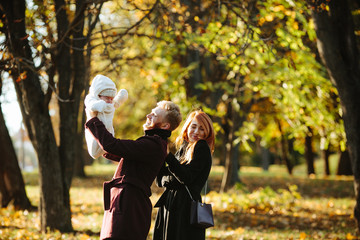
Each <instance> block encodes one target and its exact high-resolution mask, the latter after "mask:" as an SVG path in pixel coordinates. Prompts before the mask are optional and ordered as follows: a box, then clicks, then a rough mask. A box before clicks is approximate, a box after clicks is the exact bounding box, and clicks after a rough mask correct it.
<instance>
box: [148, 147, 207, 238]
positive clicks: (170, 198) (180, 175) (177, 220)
mask: <svg viewBox="0 0 360 240" xmlns="http://www.w3.org/2000/svg"><path fill="white" fill-rule="evenodd" d="M184 148H185V146H183V147H182V148H181V149H179V151H178V152H177V154H176V155H177V156H178V155H181V154H183V153H184V152H185V151H184ZM166 162H167V164H168V166H167V167H165V166H164V167H163V168H162V169H161V171H160V173H159V174H158V176H157V179H156V182H157V184H158V186H160V187H165V191H164V193H163V194H162V195H161V197H160V199H159V200H158V202H157V203H156V204H155V207H158V208H159V210H158V213H157V216H156V221H155V227H154V237H153V239H154V240H159V239H163V240H165V239H167V240H191V239H194V240H202V239H205V229H202V228H197V227H194V226H191V225H190V204H191V199H190V196H189V194H188V192H187V191H186V189H185V187H184V185H183V184H186V185H187V187H188V188H189V190H190V192H191V194H192V197H193V198H194V200H200V199H201V195H200V194H201V190H202V188H203V187H204V185H205V183H206V181H207V179H208V176H209V173H210V169H211V165H212V157H211V152H210V148H209V146H208V144H207V143H206V141H205V140H199V141H198V142H197V143H196V145H195V148H194V154H193V158H192V160H191V162H190V163H189V164H180V162H179V161H178V160H177V159H176V157H175V156H174V155H173V154H171V153H170V154H169V155H168V156H167V158H166Z"/></svg>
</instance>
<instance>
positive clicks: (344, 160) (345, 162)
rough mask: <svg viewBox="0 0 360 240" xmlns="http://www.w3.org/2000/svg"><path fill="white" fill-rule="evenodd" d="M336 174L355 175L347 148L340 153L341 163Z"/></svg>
mask: <svg viewBox="0 0 360 240" xmlns="http://www.w3.org/2000/svg"><path fill="white" fill-rule="evenodd" d="M336 175H345V176H351V175H353V172H352V169H351V160H350V156H349V151H347V150H345V151H344V152H341V153H340V158H339V164H338V168H337V172H336Z"/></svg>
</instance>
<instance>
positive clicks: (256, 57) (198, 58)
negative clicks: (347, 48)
mask: <svg viewBox="0 0 360 240" xmlns="http://www.w3.org/2000/svg"><path fill="white" fill-rule="evenodd" d="M128 3H129V4H131V8H126V7H128V6H126V7H125V6H124V5H123V6H122V8H123V9H132V11H134V12H135V13H137V14H134V16H137V17H138V18H135V19H137V20H135V19H132V20H133V21H134V23H133V24H132V26H134V27H132V28H131V29H132V31H130V32H127V35H128V36H130V37H131V39H128V38H124V37H123V36H124V35H121V36H122V37H121V38H117V39H121V41H119V40H118V42H117V43H119V42H122V43H125V44H126V41H125V39H126V40H127V41H128V42H130V43H131V44H132V46H129V44H128V45H127V47H126V48H120V47H118V48H117V49H130V50H128V54H129V53H131V52H136V53H138V54H137V55H130V56H132V58H128V61H132V62H134V61H133V60H134V59H136V60H139V59H140V58H141V59H142V60H143V62H142V65H141V70H140V71H141V72H143V73H145V74H144V75H143V76H146V78H147V79H148V80H149V81H150V82H152V84H151V88H152V90H153V91H154V93H155V94H156V95H157V97H158V98H165V99H166V98H167V99H172V100H174V101H178V102H179V104H180V105H181V107H182V110H183V111H184V112H188V111H189V110H190V109H191V108H194V107H201V108H203V109H204V110H205V111H206V112H207V113H209V114H210V115H211V116H212V117H213V119H214V120H215V125H216V126H215V127H216V129H217V133H218V134H217V135H218V139H217V142H218V147H217V148H216V149H217V154H218V156H219V157H220V159H222V161H221V163H222V164H225V166H226V167H225V174H224V177H223V184H222V186H223V187H222V189H223V190H225V189H227V188H229V187H231V186H233V185H234V184H235V183H236V182H238V181H239V180H240V179H239V176H238V168H239V159H241V156H240V155H239V149H246V150H247V151H251V147H250V145H249V144H248V142H251V141H254V139H255V135H256V134H257V135H258V136H261V137H263V138H264V139H268V141H269V142H270V141H271V140H269V139H271V138H269V137H268V136H265V134H266V133H268V132H272V133H274V132H275V133H279V134H278V135H274V136H273V137H275V139H277V141H278V142H283V143H284V144H283V146H282V149H283V152H284V153H283V159H284V161H285V162H286V164H287V166H288V169H289V172H291V169H292V167H293V166H292V163H291V161H290V159H288V158H287V157H286V151H287V148H286V146H285V144H286V142H287V141H284V140H288V139H289V141H291V142H292V145H293V146H295V147H296V148H297V149H300V151H301V152H303V153H304V151H305V149H304V147H303V146H304V145H305V144H304V143H305V139H306V137H307V136H311V135H314V136H318V134H320V132H321V134H322V138H324V139H325V140H324V141H323V142H329V141H330V136H332V135H333V134H331V133H332V132H333V131H335V130H334V129H335V128H336V126H340V125H341V122H339V121H333V120H334V119H335V118H328V117H327V116H329V115H331V114H332V113H335V114H336V111H337V110H338V108H337V105H336V104H337V103H336V102H335V103H334V104H335V105H330V107H328V106H327V105H326V104H329V101H328V100H329V96H330V95H331V94H332V93H333V94H335V95H336V91H334V87H333V86H332V85H331V83H329V81H327V79H326V74H324V70H323V68H322V66H321V65H320V64H319V63H318V62H317V60H318V59H319V58H318V57H317V55H316V47H314V46H315V44H314V43H315V32H314V29H313V25H312V24H311V21H310V20H309V19H310V12H309V11H308V10H306V8H305V4H304V3H296V4H295V3H294V2H288V1H281V0H278V1H243V2H241V3H239V2H238V1H228V2H214V1H206V0H204V1H179V2H174V1H149V2H147V3H148V5H141V3H143V2H141V3H140V1H129V2H128ZM120 5H121V4H120ZM139 12H140V13H139ZM110 30H113V29H112V28H110ZM107 36H108V37H107V39H114V35H112V34H110V32H109V33H108V34H107ZM115 39H116V38H115ZM134 39H136V41H135V40H134ZM148 40H150V41H148ZM146 41H147V42H151V44H144V43H145V42H146ZM111 43H112V46H119V45H114V44H113V43H114V42H111ZM108 46H109V47H110V46H111V45H110V44H109V45H108ZM122 46H124V45H122ZM131 47H140V48H141V50H139V49H138V48H137V49H136V50H131V49H132V48H131ZM115 51H116V50H115V48H114V51H113V52H111V53H112V55H115V56H116V55H117V56H119V55H121V56H126V53H124V52H121V54H119V53H117V52H115ZM115 53H117V54H115ZM110 55H111V54H110ZM110 55H109V56H110ZM106 57H108V56H106ZM109 59H115V60H116V61H118V59H116V58H114V57H112V58H110V57H109ZM108 62H109V63H114V61H110V60H109V61H108ZM118 62H119V61H118ZM119 63H120V62H119ZM106 66H108V68H109V67H111V66H112V64H107V65H106ZM117 66H118V67H119V66H121V64H117ZM124 69H125V67H122V69H121V70H124ZM154 69H155V70H156V71H154ZM145 86H147V85H145ZM184 99H186V101H183V100H184ZM319 103H321V104H319ZM261 106H272V107H271V108H267V109H266V108H262V107H261ZM259 109H261V111H259ZM273 110H274V111H273ZM265 115H267V117H266V118H268V119H271V121H270V122H269V121H267V124H268V126H269V127H268V128H267V131H254V125H253V124H252V123H251V122H254V120H256V121H255V122H259V120H261V118H263V119H264V120H265ZM312 119H319V120H318V121H314V120H312ZM324 119H330V120H331V121H327V120H326V121H324ZM272 121H274V122H276V123H277V124H276V125H274V124H272ZM263 122H264V123H265V121H263ZM274 126H275V128H274ZM255 129H256V128H255ZM309 129H312V132H310V130H309ZM321 129H326V130H327V131H326V132H325V131H323V130H321ZM281 132H282V133H281ZM220 136H221V137H220ZM281 136H282V137H283V141H281ZM315 139H316V138H315ZM334 141H335V140H334ZM262 142H263V143H264V142H265V141H262ZM294 143H295V144H294ZM265 145H266V144H265ZM265 145H264V146H265ZM308 145H309V146H310V144H308ZM326 146H327V144H324V147H326ZM225 147H226V148H225ZM221 149H223V150H221ZM308 150H311V151H313V150H312V149H311V148H308ZM309 152H310V151H309ZM309 156H311V154H309ZM310 167H311V166H310ZM311 172H313V171H311Z"/></svg>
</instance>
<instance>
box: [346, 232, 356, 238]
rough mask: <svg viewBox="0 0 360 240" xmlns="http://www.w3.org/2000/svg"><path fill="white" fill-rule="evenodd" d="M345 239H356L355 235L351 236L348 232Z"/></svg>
mask: <svg viewBox="0 0 360 240" xmlns="http://www.w3.org/2000/svg"><path fill="white" fill-rule="evenodd" d="M346 239H347V240H352V239H356V236H353V235H352V234H351V233H348V234H346Z"/></svg>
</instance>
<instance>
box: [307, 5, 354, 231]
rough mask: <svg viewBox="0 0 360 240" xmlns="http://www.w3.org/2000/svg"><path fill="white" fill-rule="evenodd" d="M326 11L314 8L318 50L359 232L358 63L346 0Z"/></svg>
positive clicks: (330, 6) (352, 24) (349, 10)
mask: <svg viewBox="0 0 360 240" xmlns="http://www.w3.org/2000/svg"><path fill="white" fill-rule="evenodd" d="M328 4H329V11H314V12H313V17H314V23H315V28H316V33H317V44H318V50H319V53H320V56H321V59H322V61H323V62H324V64H325V66H326V68H327V71H328V73H329V76H330V80H331V81H332V82H333V84H335V86H336V88H337V90H338V93H339V97H340V103H341V108H342V112H343V119H344V127H345V133H346V138H347V144H348V149H349V154H350V160H351V162H352V169H353V173H354V188H355V196H356V205H355V209H354V216H355V219H356V221H357V227H358V230H359V231H360V195H359V190H360V147H359V146H360V137H359V136H360V98H359V95H360V65H359V50H358V48H357V43H356V38H355V34H354V22H353V18H352V13H351V9H350V8H349V4H348V1H329V2H328Z"/></svg>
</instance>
